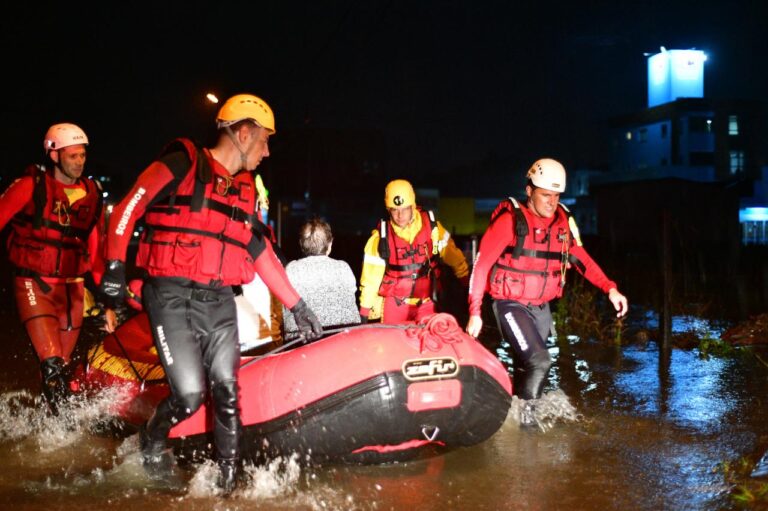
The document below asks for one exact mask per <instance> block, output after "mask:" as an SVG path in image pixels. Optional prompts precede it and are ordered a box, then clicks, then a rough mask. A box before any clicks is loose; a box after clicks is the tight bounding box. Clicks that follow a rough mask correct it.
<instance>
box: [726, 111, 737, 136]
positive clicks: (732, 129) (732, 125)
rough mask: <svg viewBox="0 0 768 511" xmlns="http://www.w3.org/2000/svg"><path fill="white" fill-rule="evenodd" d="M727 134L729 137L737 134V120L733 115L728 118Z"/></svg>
mask: <svg viewBox="0 0 768 511" xmlns="http://www.w3.org/2000/svg"><path fill="white" fill-rule="evenodd" d="M728 134H729V135H738V134H739V118H738V117H737V116H735V115H729V116H728Z"/></svg>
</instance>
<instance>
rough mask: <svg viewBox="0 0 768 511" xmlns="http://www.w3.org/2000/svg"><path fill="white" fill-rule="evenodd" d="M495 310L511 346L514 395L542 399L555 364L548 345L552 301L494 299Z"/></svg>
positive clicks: (500, 327) (500, 329) (499, 323)
mask: <svg viewBox="0 0 768 511" xmlns="http://www.w3.org/2000/svg"><path fill="white" fill-rule="evenodd" d="M493 313H494V314H495V315H496V323H497V324H498V326H499V331H500V332H501V334H502V336H503V337H504V339H505V340H506V341H507V342H509V344H510V345H511V346H512V360H513V362H514V366H515V385H514V387H515V388H514V392H515V395H517V396H519V397H520V398H521V399H538V398H540V397H541V394H542V392H543V391H544V384H545V383H546V379H547V373H548V372H549V368H550V366H551V365H552V358H551V357H550V356H549V351H548V350H547V345H546V341H547V337H549V332H550V331H551V329H552V313H551V312H550V310H549V303H545V304H543V305H542V306H538V305H523V304H522V303H519V302H515V301H513V300H496V301H494V302H493Z"/></svg>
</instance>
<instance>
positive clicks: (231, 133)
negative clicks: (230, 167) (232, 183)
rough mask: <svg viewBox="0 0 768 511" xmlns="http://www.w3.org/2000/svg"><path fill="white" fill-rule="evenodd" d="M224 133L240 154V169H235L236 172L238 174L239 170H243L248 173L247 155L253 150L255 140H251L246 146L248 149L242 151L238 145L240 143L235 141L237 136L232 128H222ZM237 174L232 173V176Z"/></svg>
mask: <svg viewBox="0 0 768 511" xmlns="http://www.w3.org/2000/svg"><path fill="white" fill-rule="evenodd" d="M224 131H225V132H226V133H227V136H228V137H229V139H230V140H231V141H232V143H233V144H235V147H236V148H237V150H238V151H239V152H240V168H239V169H237V172H240V171H241V170H245V171H246V172H247V171H249V169H248V153H249V152H250V151H251V149H253V146H254V145H255V144H256V139H255V138H253V139H251V143H250V144H248V147H246V148H245V149H243V147H242V146H241V145H240V141H239V140H237V136H236V135H235V132H234V131H232V128H230V127H229V126H226V127H225V128H224ZM237 172H233V175H234V174H237Z"/></svg>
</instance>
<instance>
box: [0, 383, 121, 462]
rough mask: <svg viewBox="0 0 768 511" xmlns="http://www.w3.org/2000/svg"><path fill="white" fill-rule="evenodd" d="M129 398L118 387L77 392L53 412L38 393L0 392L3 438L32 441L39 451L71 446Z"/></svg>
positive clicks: (25, 442) (0, 416) (5, 439)
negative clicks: (53, 413) (116, 405)
mask: <svg viewBox="0 0 768 511" xmlns="http://www.w3.org/2000/svg"><path fill="white" fill-rule="evenodd" d="M125 399H128V395H127V394H126V392H125V389H123V388H121V387H119V386H115V387H110V388H105V389H103V390H100V391H98V392H96V393H94V394H91V395H88V396H86V395H85V394H75V395H72V396H70V397H69V398H68V399H67V400H66V401H64V402H63V403H61V404H60V406H59V414H58V415H51V414H50V412H49V409H48V406H47V404H46V403H45V402H44V400H43V398H42V397H41V396H39V395H33V394H32V393H30V392H29V391H27V390H20V391H12V392H5V393H3V394H0V441H13V442H23V443H24V444H26V447H27V448H28V447H29V444H30V443H32V444H33V445H34V446H36V447H37V450H38V451H40V452H52V451H55V450H58V449H62V448H65V447H68V446H70V445H72V444H74V443H76V442H77V441H78V440H80V439H81V438H82V436H83V435H84V434H87V433H88V432H89V431H91V430H92V429H96V428H97V426H98V425H99V424H102V423H103V422H104V420H105V418H106V417H108V416H109V411H110V410H111V409H112V408H113V407H114V406H115V403H120V402H122V401H123V400H125Z"/></svg>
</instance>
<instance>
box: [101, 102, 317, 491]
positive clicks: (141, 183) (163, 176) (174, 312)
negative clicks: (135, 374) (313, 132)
mask: <svg viewBox="0 0 768 511" xmlns="http://www.w3.org/2000/svg"><path fill="white" fill-rule="evenodd" d="M216 120H217V126H218V129H219V135H218V140H217V143H216V145H215V146H214V147H212V148H199V147H196V146H195V145H194V144H193V143H192V142H191V141H190V140H188V139H178V140H175V141H173V142H171V143H170V144H169V145H168V146H167V147H166V149H165V150H164V151H163V153H162V155H161V156H160V158H159V159H157V160H156V161H154V162H152V163H151V164H150V165H149V166H148V167H147V168H146V169H145V170H144V171H143V172H142V173H141V175H140V176H139V177H138V179H137V181H136V183H135V184H134V185H133V187H132V188H131V190H130V191H129V192H128V194H127V195H126V196H125V198H123V200H122V201H121V202H120V203H119V204H118V205H117V206H116V207H115V208H114V210H113V212H112V215H111V217H110V221H109V227H108V229H107V250H106V255H107V268H106V271H105V274H104V277H103V279H102V284H101V288H102V291H103V292H104V293H105V294H106V295H108V296H111V297H113V299H114V300H117V301H119V300H122V299H123V297H124V295H125V263H124V261H125V257H126V250H127V247H128V242H129V241H130V239H131V237H132V236H133V232H134V224H135V223H136V221H137V220H138V219H139V218H141V217H143V218H144V224H145V226H144V230H143V232H142V236H141V239H140V240H139V248H138V254H137V260H136V264H137V266H139V267H141V268H144V269H145V270H146V271H147V273H148V277H147V279H146V281H145V284H144V289H143V292H142V295H143V305H144V310H146V311H147V313H148V315H149V320H150V323H151V325H152V335H153V337H154V342H155V347H156V348H157V352H158V355H159V356H160V360H161V362H162V365H163V368H164V369H165V373H166V376H167V378H168V382H169V384H170V388H171V395H170V396H169V397H168V398H167V399H165V400H164V401H162V402H161V403H160V404H159V405H158V407H157V409H156V410H155V413H154V415H153V416H152V417H151V418H150V420H149V421H148V422H147V424H146V425H145V426H144V427H143V428H142V430H141V432H140V437H139V439H140V444H141V450H142V455H143V459H144V465H145V467H147V468H148V469H149V471H150V472H153V471H155V470H157V469H160V468H162V465H163V463H164V461H163V455H162V453H163V451H164V449H165V444H166V439H167V437H168V433H169V431H170V429H171V427H172V426H173V425H174V424H177V423H178V422H179V421H181V420H183V419H185V418H187V417H189V416H190V415H191V414H193V413H194V412H195V411H196V410H197V409H198V408H199V407H200V405H202V403H203V401H204V400H205V397H206V394H207V392H210V394H211V396H212V401H213V414H214V431H213V439H214V448H215V455H216V459H217V462H218V465H219V468H220V477H219V480H218V484H219V486H220V487H221V488H222V489H223V491H224V493H225V494H226V495H228V494H229V493H231V492H232V490H234V488H235V486H236V484H237V477H238V473H239V466H240V464H239V458H240V449H239V442H240V437H241V424H240V407H239V404H238V381H237V376H238V369H239V367H240V350H239V345H238V331H237V317H236V306H235V300H234V292H233V290H232V286H233V285H239V284H244V283H247V282H249V281H251V280H252V279H253V277H254V272H256V273H258V274H259V276H260V277H261V278H262V280H264V281H265V283H266V284H267V285H268V286H269V287H270V289H272V290H275V291H276V290H280V289H283V292H282V293H281V294H280V295H278V298H279V299H280V300H281V301H283V303H284V304H285V305H286V306H287V307H289V308H290V309H291V312H293V314H294V317H296V319H297V325H298V327H299V329H300V330H301V332H302V333H303V335H304V336H305V338H306V339H308V340H312V339H314V338H316V337H319V336H320V335H321V334H322V327H321V326H320V323H319V321H317V318H316V317H315V315H314V314H313V313H312V311H311V310H310V309H309V308H308V307H307V306H306V304H305V303H304V301H303V300H302V299H300V298H299V296H298V295H297V294H296V293H295V291H293V288H291V287H290V284H289V281H288V278H287V276H286V275H285V270H284V268H283V267H282V265H281V264H280V262H279V260H278V259H277V257H276V256H275V253H274V252H273V251H272V250H271V249H267V244H268V242H267V241H266V240H265V239H264V238H263V236H262V235H261V234H260V232H259V231H258V230H257V229H254V225H255V224H256V223H257V222H258V219H257V216H256V211H255V208H256V195H257V192H256V186H255V183H254V176H253V172H252V171H253V170H254V169H255V168H256V167H257V166H258V165H259V163H260V162H261V160H262V158H265V157H267V156H269V146H268V139H269V136H270V135H272V134H274V133H275V118H274V114H273V113H272V109H271V108H270V107H269V105H267V103H266V102H265V101H264V100H262V99H261V98H258V97H256V96H253V95H250V94H239V95H236V96H233V97H231V98H230V99H228V100H227V101H226V102H225V103H224V104H223V105H222V107H221V109H220V110H219V112H218V116H217V119H216Z"/></svg>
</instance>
